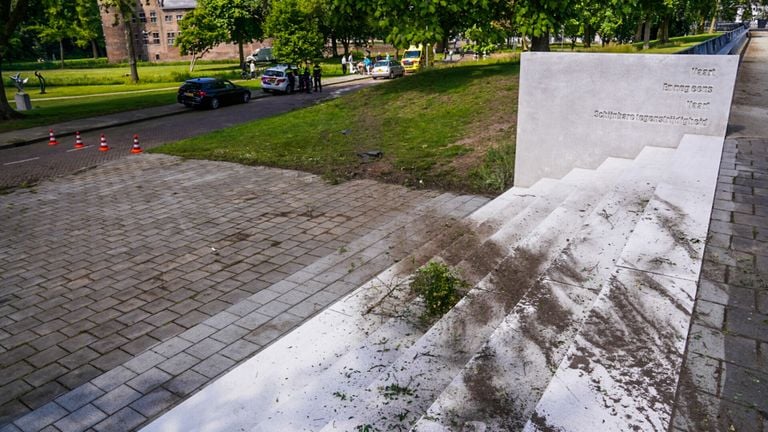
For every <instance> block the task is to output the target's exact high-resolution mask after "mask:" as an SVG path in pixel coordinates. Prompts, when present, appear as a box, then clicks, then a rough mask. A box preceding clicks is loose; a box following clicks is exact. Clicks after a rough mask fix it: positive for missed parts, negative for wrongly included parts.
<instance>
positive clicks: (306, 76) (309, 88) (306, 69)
mask: <svg viewBox="0 0 768 432" xmlns="http://www.w3.org/2000/svg"><path fill="white" fill-rule="evenodd" d="M302 79H303V80H304V85H305V86H306V87H305V88H306V91H307V93H311V92H312V85H311V84H310V80H309V65H308V64H307V65H306V66H305V67H304V75H302Z"/></svg>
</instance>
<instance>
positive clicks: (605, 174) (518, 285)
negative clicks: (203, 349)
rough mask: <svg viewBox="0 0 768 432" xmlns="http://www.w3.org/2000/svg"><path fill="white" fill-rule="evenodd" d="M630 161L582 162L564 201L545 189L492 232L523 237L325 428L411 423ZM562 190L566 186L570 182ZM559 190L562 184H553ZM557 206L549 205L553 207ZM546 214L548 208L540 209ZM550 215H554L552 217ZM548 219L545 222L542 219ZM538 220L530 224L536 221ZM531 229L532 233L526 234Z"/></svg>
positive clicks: (343, 405)
mask: <svg viewBox="0 0 768 432" xmlns="http://www.w3.org/2000/svg"><path fill="white" fill-rule="evenodd" d="M627 164H629V161H619V160H615V161H612V162H610V163H608V164H606V168H604V169H603V170H598V171H588V170H577V171H575V172H574V173H573V174H571V175H570V177H568V178H564V179H563V180H564V181H566V182H570V183H566V184H569V185H570V186H571V188H570V192H572V193H571V194H570V195H569V196H567V197H566V199H565V200H564V201H562V202H560V203H559V204H557V203H554V204H552V203H551V202H549V201H550V200H552V197H542V199H541V200H537V201H538V205H536V204H537V203H532V204H531V206H529V207H528V208H526V210H525V211H524V212H523V213H521V214H520V215H518V217H516V218H515V219H517V221H518V222H517V223H518V224H522V225H523V227H520V228H519V230H520V232H524V233H526V234H528V235H527V236H523V235H519V234H516V233H515V230H514V229H512V227H507V228H506V229H503V230H502V231H500V232H501V233H500V234H499V233H497V234H494V236H492V237H497V238H499V239H505V238H506V239H514V238H515V237H516V236H519V237H520V238H521V241H519V242H518V243H517V244H516V245H515V244H512V245H509V246H507V248H508V249H509V250H511V253H510V254H509V255H506V258H502V259H501V260H500V261H501V265H500V266H499V267H498V268H497V269H496V270H494V271H493V272H491V273H489V274H487V275H486V276H485V277H483V278H482V279H481V281H480V282H479V284H478V285H477V286H476V287H475V289H473V290H471V291H470V293H469V294H468V295H467V296H466V297H465V298H464V299H462V300H461V301H460V302H459V303H458V304H457V305H456V307H454V309H453V310H451V311H450V312H448V313H447V314H446V315H445V316H444V317H443V318H442V319H441V320H440V321H438V322H437V323H436V324H435V325H434V326H433V327H432V328H430V330H429V331H428V332H427V333H426V334H425V335H424V336H423V337H422V338H421V339H419V340H418V341H417V343H416V344H415V345H414V346H412V347H411V348H410V349H408V350H407V351H406V352H404V353H403V354H402V355H401V357H400V358H398V360H397V361H395V363H394V364H393V365H392V366H390V367H389V368H388V369H387V370H385V371H384V372H383V373H382V374H381V376H380V377H379V378H378V379H377V380H376V381H374V382H373V383H371V385H369V386H368V388H366V389H358V390H357V392H356V393H350V395H351V396H352V397H351V398H350V399H351V400H349V401H344V402H342V403H341V404H336V405H338V406H337V407H336V408H335V410H336V411H337V413H336V416H335V420H333V421H332V422H330V423H328V424H327V425H326V427H325V428H324V429H323V430H327V431H331V430H355V428H357V427H358V426H365V425H369V424H370V425H373V426H374V427H376V428H378V429H381V430H391V429H392V428H395V429H397V428H400V429H402V428H404V427H406V428H407V427H409V426H410V425H411V424H413V423H414V422H415V420H417V419H418V418H419V417H420V416H421V414H422V413H423V412H424V411H425V410H426V409H427V408H428V407H429V404H431V403H432V400H433V399H434V397H435V396H437V394H439V392H440V391H442V389H443V388H444V387H445V386H446V385H447V384H448V383H449V382H450V380H451V379H452V378H453V377H454V376H455V374H456V373H457V372H458V371H459V370H460V369H461V367H462V366H463V365H464V364H465V363H466V361H467V360H468V359H469V357H470V356H471V355H472V353H474V352H476V350H477V349H479V348H480V346H481V345H482V343H483V342H484V340H485V338H486V337H487V335H488V334H490V333H491V332H492V331H493V329H494V328H495V327H496V326H497V325H498V322H499V321H501V319H503V317H504V316H505V315H506V313H507V312H508V311H509V310H510V309H511V308H512V306H514V304H515V303H516V302H517V300H519V298H521V297H522V296H523V294H524V293H525V292H526V291H527V289H528V288H529V287H531V286H533V284H534V283H535V279H536V275H537V274H538V271H539V270H541V269H542V268H543V267H546V266H547V265H548V263H549V262H550V261H551V259H553V258H554V254H552V251H553V250H555V249H557V247H558V246H559V247H563V246H564V245H565V244H566V243H567V237H566V236H565V234H566V233H567V232H568V231H569V229H568V226H569V225H572V226H573V225H578V224H579V223H580V221H581V219H582V218H583V217H584V216H585V215H586V214H588V213H587V212H586V211H582V210H584V209H585V208H589V207H590V206H592V205H594V203H595V202H597V201H598V200H599V198H600V196H601V195H602V194H603V193H604V191H605V190H607V189H608V188H609V187H610V185H611V184H612V182H613V180H614V179H615V178H616V177H618V173H619V172H621V170H623V169H625V168H626V166H627ZM559 189H560V190H559V191H557V192H558V193H563V192H562V190H563V189H565V188H564V187H561V188H559ZM553 192H555V191H553ZM548 206H549V208H547V207H548ZM539 215H541V216H539ZM545 216H546V217H545ZM539 221H541V222H539ZM531 222H533V223H532V225H533V226H526V224H528V223H531ZM523 237H524V238H523Z"/></svg>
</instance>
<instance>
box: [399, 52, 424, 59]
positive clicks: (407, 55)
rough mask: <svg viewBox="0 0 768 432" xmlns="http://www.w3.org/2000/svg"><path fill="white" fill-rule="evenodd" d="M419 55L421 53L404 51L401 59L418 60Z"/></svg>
mask: <svg viewBox="0 0 768 432" xmlns="http://www.w3.org/2000/svg"><path fill="white" fill-rule="evenodd" d="M420 55H421V51H406V52H405V54H403V58H407V59H412V58H419V56H420Z"/></svg>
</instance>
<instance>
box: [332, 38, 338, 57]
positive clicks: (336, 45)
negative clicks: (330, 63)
mask: <svg viewBox="0 0 768 432" xmlns="http://www.w3.org/2000/svg"><path fill="white" fill-rule="evenodd" d="M331 50H332V51H333V56H334V57H338V56H339V45H338V43H337V42H336V36H335V35H332V36H331Z"/></svg>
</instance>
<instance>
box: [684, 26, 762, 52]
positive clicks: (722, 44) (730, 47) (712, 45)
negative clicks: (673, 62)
mask: <svg viewBox="0 0 768 432" xmlns="http://www.w3.org/2000/svg"><path fill="white" fill-rule="evenodd" d="M748 32H749V24H748V23H747V24H739V25H738V27H737V28H736V29H734V30H731V31H729V32H727V33H724V34H722V35H720V36H718V37H716V38H713V39H710V40H708V41H706V42H702V43H700V44H698V45H694V46H692V47H690V48H688V49H685V50H683V51H680V52H679V53H678V54H726V55H727V54H737V53H738V52H739V50H740V49H741V47H742V45H743V44H744V43H745V42H746V41H747V34H748Z"/></svg>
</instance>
